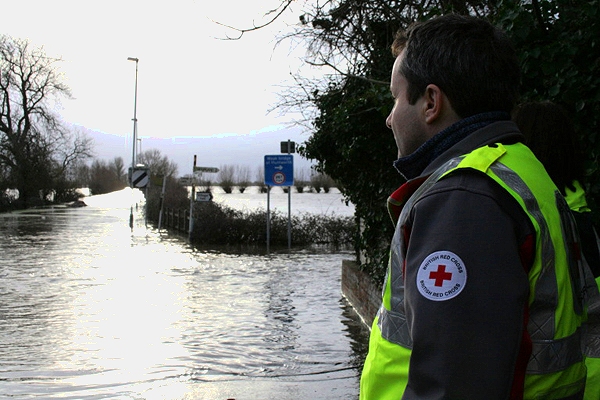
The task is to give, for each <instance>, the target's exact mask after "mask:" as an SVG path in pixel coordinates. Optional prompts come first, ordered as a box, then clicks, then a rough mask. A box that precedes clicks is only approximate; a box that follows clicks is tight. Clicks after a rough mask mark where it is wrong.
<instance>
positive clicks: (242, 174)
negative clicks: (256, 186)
mask: <svg viewBox="0 0 600 400" xmlns="http://www.w3.org/2000/svg"><path fill="white" fill-rule="evenodd" d="M236 178H237V185H238V190H239V191H240V193H244V192H245V191H246V188H248V186H250V182H251V178H250V167H249V166H247V165H238V166H237V167H236Z"/></svg>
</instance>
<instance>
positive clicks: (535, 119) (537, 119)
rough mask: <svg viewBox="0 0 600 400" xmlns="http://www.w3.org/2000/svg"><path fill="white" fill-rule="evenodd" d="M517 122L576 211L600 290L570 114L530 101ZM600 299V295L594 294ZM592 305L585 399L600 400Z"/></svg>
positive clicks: (599, 318)
mask: <svg viewBox="0 0 600 400" xmlns="http://www.w3.org/2000/svg"><path fill="white" fill-rule="evenodd" d="M513 120H514V121H515V123H516V124H517V126H518V127H519V129H520V130H521V132H523V135H525V144H526V145H527V146H528V147H529V148H530V149H531V150H532V151H533V153H534V154H535V155H536V157H537V158H538V160H540V161H541V162H542V164H544V166H545V168H546V171H548V174H549V175H550V177H551V178H552V180H553V181H554V183H555V184H556V186H557V187H558V188H559V190H560V191H561V193H562V194H563V196H565V199H566V200H567V204H569V207H570V208H571V211H572V212H573V216H574V217H575V220H576V222H577V227H578V230H579V236H580V238H581V247H582V252H583V254H584V256H585V259H586V261H587V264H588V265H589V267H590V271H591V273H592V274H593V277H594V279H595V283H596V285H597V287H598V288H599V289H600V254H599V251H598V236H597V232H596V228H595V227H594V224H593V222H592V217H591V210H590V208H589V207H588V204H587V200H586V197H585V191H584V189H583V186H582V183H583V180H584V175H585V174H584V167H583V153H582V151H581V147H580V145H579V141H578V140H577V135H576V134H575V129H574V127H573V124H572V122H571V119H570V118H569V114H568V113H567V111H566V110H565V109H564V108H563V107H561V106H559V105H558V104H556V103H553V102H551V101H540V102H528V103H525V104H522V105H520V106H519V107H518V108H517V109H516V110H515V112H514V116H513ZM594 294H595V295H596V296H597V295H598V293H597V292H596V293H594ZM594 300H595V302H594V304H592V305H590V309H589V318H588V324H587V331H586V337H585V355H586V360H585V364H586V367H587V380H586V385H585V395H584V400H598V399H600V304H597V302H598V298H597V297H596V298H595V299H594Z"/></svg>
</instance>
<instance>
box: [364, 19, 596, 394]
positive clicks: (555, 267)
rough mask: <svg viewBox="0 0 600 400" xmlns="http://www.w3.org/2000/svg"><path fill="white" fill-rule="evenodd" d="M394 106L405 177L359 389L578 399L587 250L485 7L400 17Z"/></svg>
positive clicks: (395, 201)
mask: <svg viewBox="0 0 600 400" xmlns="http://www.w3.org/2000/svg"><path fill="white" fill-rule="evenodd" d="M393 50H394V54H395V56H396V60H395V63H394V67H393V71H392V77H391V86H390V89H391V92H392V95H393V97H394V107H393V109H392V111H391V113H390V115H389V116H388V118H387V121H386V122H387V125H388V126H389V127H390V128H391V129H392V131H393V134H394V138H395V140H396V144H397V146H398V156H399V159H398V160H397V161H396V162H395V166H396V168H397V169H398V171H399V172H400V173H401V174H402V175H403V176H404V177H405V178H406V179H407V182H406V183H405V184H404V185H402V186H401V187H400V188H399V189H398V190H397V191H396V192H394V193H393V194H392V195H391V196H390V198H389V200H388V207H389V210H390V214H391V216H392V219H393V220H394V223H395V224H396V232H395V235H394V238H393V239H392V244H391V252H390V253H391V254H390V264H389V267H388V271H387V275H386V280H385V283H384V292H383V301H382V305H381V308H380V310H379V312H378V314H377V317H376V318H375V321H374V323H373V326H372V331H371V338H370V342H369V353H368V356H367V359H366V361H365V365H364V369H363V374H362V377H361V388H360V390H361V393H360V397H361V399H362V400H387V399H396V400H397V399H403V400H408V399H447V400H459V399H461V400H477V399H482V400H483V399H485V400H493V399H553V400H557V399H562V400H568V399H581V397H582V396H583V391H584V388H585V379H586V368H585V364H584V357H583V355H582V351H581V342H582V339H581V337H582V329H581V326H582V325H583V323H584V321H585V319H586V304H585V288H584V285H583V284H582V282H583V280H584V279H583V277H584V275H585V270H584V268H585V265H584V264H583V263H582V262H581V257H580V254H579V253H578V252H577V248H578V246H577V245H578V236H577V232H576V227H575V223H574V221H573V218H572V215H571V214H570V212H569V207H568V205H567V203H566V202H565V200H564V198H563V197H562V196H561V195H560V192H559V191H558V190H557V188H556V186H555V185H554V184H553V182H552V180H551V179H550V177H549V176H548V174H547V173H546V172H545V170H544V168H543V166H542V164H541V163H540V162H539V161H537V159H536V158H535V156H534V155H533V153H532V152H531V150H529V149H528V148H527V147H526V146H525V145H523V144H522V141H523V136H522V134H521V133H520V132H519V130H518V129H517V127H516V125H515V124H514V123H513V122H512V121H510V112H511V110H512V108H513V106H514V104H515V102H516V99H517V96H518V90H519V88H518V86H519V80H520V72H519V66H518V61H517V57H516V55H515V52H514V49H513V48H512V46H511V44H510V42H509V41H508V39H507V38H506V36H505V35H504V34H503V32H501V31H500V30H498V29H496V28H494V27H493V26H492V25H490V24H489V23H488V22H486V21H484V20H481V19H477V18H473V17H464V16H457V15H446V16H442V17H437V18H434V19H431V20H429V21H426V22H423V23H418V24H414V25H412V26H411V27H409V29H408V30H406V31H404V32H400V34H399V35H398V36H397V37H396V40H395V41H394V46H393Z"/></svg>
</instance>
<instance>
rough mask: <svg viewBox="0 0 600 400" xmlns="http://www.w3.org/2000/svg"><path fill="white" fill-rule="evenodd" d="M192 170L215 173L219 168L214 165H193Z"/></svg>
mask: <svg viewBox="0 0 600 400" xmlns="http://www.w3.org/2000/svg"><path fill="white" fill-rule="evenodd" d="M194 172H211V173H217V172H219V168H214V167H194Z"/></svg>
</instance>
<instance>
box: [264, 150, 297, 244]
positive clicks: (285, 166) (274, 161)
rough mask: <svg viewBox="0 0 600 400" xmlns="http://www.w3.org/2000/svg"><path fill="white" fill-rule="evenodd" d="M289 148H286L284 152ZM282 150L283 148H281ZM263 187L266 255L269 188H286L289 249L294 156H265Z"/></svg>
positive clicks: (269, 229) (269, 228)
mask: <svg viewBox="0 0 600 400" xmlns="http://www.w3.org/2000/svg"><path fill="white" fill-rule="evenodd" d="M290 148H291V147H289V146H287V147H286V150H289V149H290ZM282 150H283V146H282ZM265 185H267V186H268V188H267V253H268V252H269V241H270V231H271V212H270V209H269V208H270V203H271V197H270V196H271V186H288V248H290V247H291V242H292V238H291V212H292V211H291V209H292V206H291V202H292V200H291V193H292V188H291V187H290V186H293V185H294V156H293V155H291V154H284V155H282V154H277V155H268V156H265Z"/></svg>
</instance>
